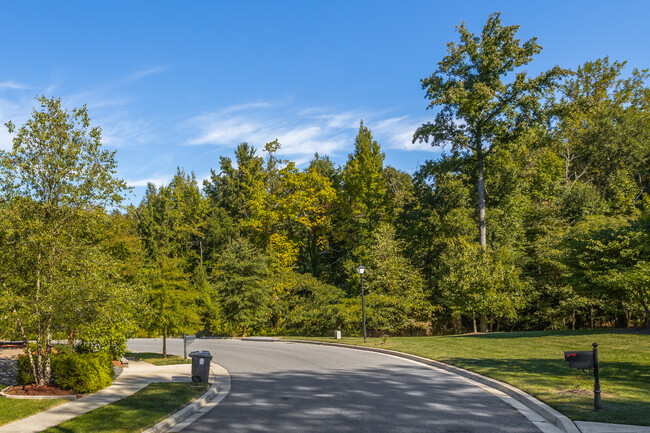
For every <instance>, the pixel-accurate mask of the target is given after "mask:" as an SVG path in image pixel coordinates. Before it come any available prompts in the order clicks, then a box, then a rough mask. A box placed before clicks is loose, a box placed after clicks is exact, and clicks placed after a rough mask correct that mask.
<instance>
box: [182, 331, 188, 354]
mask: <svg viewBox="0 0 650 433" xmlns="http://www.w3.org/2000/svg"><path fill="white" fill-rule="evenodd" d="M183 358H184V359H185V361H187V336H186V335H185V333H184V332H183Z"/></svg>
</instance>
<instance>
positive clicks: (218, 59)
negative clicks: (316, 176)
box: [0, 0, 650, 203]
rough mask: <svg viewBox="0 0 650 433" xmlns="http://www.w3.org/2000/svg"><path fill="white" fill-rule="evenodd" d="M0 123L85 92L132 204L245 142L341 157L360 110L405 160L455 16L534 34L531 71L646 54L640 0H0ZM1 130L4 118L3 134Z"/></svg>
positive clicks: (214, 164)
mask: <svg viewBox="0 0 650 433" xmlns="http://www.w3.org/2000/svg"><path fill="white" fill-rule="evenodd" d="M1 7H2V8H1V11H2V12H1V13H0V40H2V41H3V44H2V47H3V49H2V60H1V62H0V122H2V123H4V122H6V121H8V120H12V121H13V122H14V123H15V124H17V125H20V124H22V123H24V122H25V121H26V120H27V119H28V118H29V116H30V112H31V108H32V107H33V106H34V102H35V101H34V97H35V96H37V95H40V94H45V95H46V96H56V97H60V98H62V100H63V102H64V104H65V105H66V106H67V107H69V108H73V107H78V106H81V105H83V104H87V106H88V109H89V111H90V115H91V118H92V121H93V125H99V126H101V127H102V128H103V143H104V144H105V145H106V146H107V147H110V148H114V149H117V158H118V163H119V166H118V174H119V176H120V177H121V178H123V179H125V180H127V182H128V183H129V184H130V185H132V186H134V187H135V188H134V192H133V194H132V196H131V197H130V201H132V202H134V203H139V201H140V200H141V198H142V194H143V191H144V187H145V185H146V183H147V182H154V183H156V184H158V185H160V184H163V183H167V182H168V181H169V180H170V179H171V177H172V176H173V174H174V173H175V171H176V167H179V166H180V167H183V168H184V169H185V170H186V171H188V172H189V171H194V172H195V174H196V176H197V178H199V179H203V178H205V177H207V176H209V173H210V169H211V168H214V169H217V171H218V167H219V165H218V161H219V156H221V155H223V156H232V154H233V149H234V148H235V147H236V146H237V144H238V143H240V142H242V141H247V142H249V143H250V144H252V145H253V146H255V147H257V148H258V149H259V150H261V149H262V147H263V146H264V143H266V142H269V141H272V140H273V139H275V138H278V139H279V140H280V143H281V144H282V146H283V148H282V151H281V153H282V154H283V156H284V157H285V158H288V159H291V160H293V161H296V162H297V163H299V164H304V163H306V162H307V161H309V159H311V157H312V156H313V154H314V152H319V153H320V154H321V155H323V154H326V155H329V156H330V157H331V158H332V159H333V160H334V161H335V162H336V163H338V164H341V165H342V164H345V161H346V160H347V156H348V154H349V153H350V152H351V151H352V149H353V146H354V137H355V135H356V133H357V130H358V127H359V121H360V120H361V119H363V120H364V123H365V124H366V125H367V126H368V127H369V128H370V129H371V131H372V132H373V135H374V136H375V138H376V139H377V140H378V141H379V143H380V144H381V146H382V149H383V150H384V152H385V153H386V161H385V163H386V164H387V165H392V166H394V167H396V168H399V169H401V170H405V171H408V172H413V171H415V170H416V169H417V168H418V166H419V165H420V164H422V163H423V162H424V161H426V160H427V159H432V158H436V156H437V155H439V152H440V151H439V149H433V148H431V147H430V146H428V145H425V144H418V143H416V144H411V139H410V137H412V134H413V131H414V130H415V128H416V127H417V126H419V125H420V124H421V123H422V122H425V121H427V120H429V119H431V118H432V117H433V115H434V113H433V112H431V111H427V110H426V106H427V101H426V100H425V99H424V91H423V90H422V89H421V86H420V79H421V78H424V77H426V76H429V75H430V74H431V73H432V72H433V71H434V70H435V69H436V64H437V62H438V61H439V60H441V59H442V57H444V55H445V54H446V44H447V42H450V41H455V40H457V33H456V31H455V26H456V25H458V24H460V23H461V22H462V21H464V22H466V23H467V25H468V26H469V28H470V29H471V30H472V31H473V32H474V33H480V31H481V29H482V27H483V25H484V24H485V22H486V20H487V18H488V15H489V14H490V13H492V12H495V11H501V12H502V16H501V18H502V21H503V24H504V25H513V24H517V25H520V26H521V27H520V30H519V33H518V36H519V37H520V39H522V40H527V39H528V38H531V37H534V36H536V37H537V38H538V43H540V45H542V46H543V47H544V49H543V51H542V53H541V54H539V55H538V56H536V58H535V60H534V61H533V63H531V64H529V65H528V70H529V71H530V73H538V72H541V71H543V70H546V69H548V68H550V67H552V66H555V65H560V66H562V67H566V68H576V67H577V66H578V65H581V64H583V63H584V62H585V61H588V60H595V59H597V58H600V57H604V56H607V55H609V56H610V58H611V59H612V60H627V61H628V68H627V69H628V70H631V69H632V68H634V67H638V68H648V67H650V49H649V48H648V41H650V25H648V22H650V2H647V1H619V2H611V1H580V2H578V1H545V2H532V1H463V2H442V1H434V0H429V1H416V0H409V1H393V2H386V1H372V2H370V1H322V2H315V1H298V0H295V1H277V0H276V1H239V2H234V1H231V2H222V1H187V2H178V1H176V2H171V1H162V0H160V1H156V2H153V1H129V2H120V1H111V2H94V1H83V2H81V1H79V2H72V1H67V2H64V1H60V2H52V1H43V2H37V1H23V2H17V1H13V2H9V1H4V2H2V3H1ZM10 145H11V136H10V135H9V134H8V133H7V131H6V129H5V128H2V129H0V148H2V149H8V148H9V147H10Z"/></svg>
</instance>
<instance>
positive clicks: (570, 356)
mask: <svg viewBox="0 0 650 433" xmlns="http://www.w3.org/2000/svg"><path fill="white" fill-rule="evenodd" d="M564 360H565V361H567V362H568V363H569V367H571V368H582V369H592V368H594V353H593V352H592V351H589V352H577V351H569V352H564Z"/></svg>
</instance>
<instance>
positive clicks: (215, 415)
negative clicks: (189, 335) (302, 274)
mask: <svg viewBox="0 0 650 433" xmlns="http://www.w3.org/2000/svg"><path fill="white" fill-rule="evenodd" d="M167 344H168V351H170V352H173V353H178V354H182V353H183V347H182V340H169V339H168V342H167ZM128 347H129V350H133V351H160V347H161V341H160V340H132V341H130V342H129V343H128ZM188 350H209V351H210V352H211V353H212V355H213V356H214V359H213V362H215V363H217V364H219V365H221V366H223V367H224V368H226V370H228V372H229V373H230V376H231V390H230V393H229V394H228V395H227V396H226V397H225V399H224V400H223V401H222V402H221V403H220V404H219V405H218V406H216V407H214V408H213V409H212V410H211V411H210V412H208V413H206V414H205V415H203V416H202V417H201V418H199V419H197V420H195V421H194V422H193V423H192V424H191V425H189V426H187V427H186V428H185V429H184V430H183V432H187V433H197V432H215V431H218V432H251V433H252V432H305V433H306V432H327V433H330V432H342V433H345V432H373V433H382V432H386V433H389V432H390V433H411V432H413V433H415V432H418V433H419V432H425V431H426V432H440V433H473V432H476V433H478V432H481V433H485V432H495V433H496V432H504V433H510V432H512V433H539V432H540V428H538V426H537V425H536V424H535V423H534V422H533V421H531V420H530V419H528V418H526V417H525V416H523V415H522V413H520V412H519V411H518V410H516V409H515V408H514V407H513V406H511V405H510V404H508V403H506V401H505V400H504V399H503V398H500V397H499V396H498V395H495V393H493V392H488V391H487V390H486V389H484V387H481V386H477V385H476V384H474V383H471V382H470V381H467V380H465V379H463V378H460V377H458V376H456V375H454V374H450V373H448V372H445V371H442V370H438V369H434V368H431V367H428V366H424V365H421V364H417V363H414V362H412V361H409V360H404V359H400V358H397V357H392V356H387V355H382V354H377V353H371V352H363V351H358V350H354V349H345V348H335V347H327V346H313V345H304V344H294V343H287V342H273V343H271V342H268V343H267V342H250V341H240V340H219V339H214V340H195V342H194V343H192V344H191V345H190V346H189V348H188ZM540 422H541V421H540ZM546 431H552V430H546Z"/></svg>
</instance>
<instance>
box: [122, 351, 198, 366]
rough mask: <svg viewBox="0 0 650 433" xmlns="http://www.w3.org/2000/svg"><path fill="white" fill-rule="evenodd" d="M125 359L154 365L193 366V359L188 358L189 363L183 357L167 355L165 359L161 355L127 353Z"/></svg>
mask: <svg viewBox="0 0 650 433" xmlns="http://www.w3.org/2000/svg"><path fill="white" fill-rule="evenodd" d="M124 356H125V357H127V358H131V359H137V360H138V361H146V362H149V363H151V364H154V365H175V364H191V363H192V359H191V358H187V361H186V360H185V359H183V357H182V356H174V355H167V358H163V356H162V355H161V354H160V353H153V352H126V353H125V354H124Z"/></svg>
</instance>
